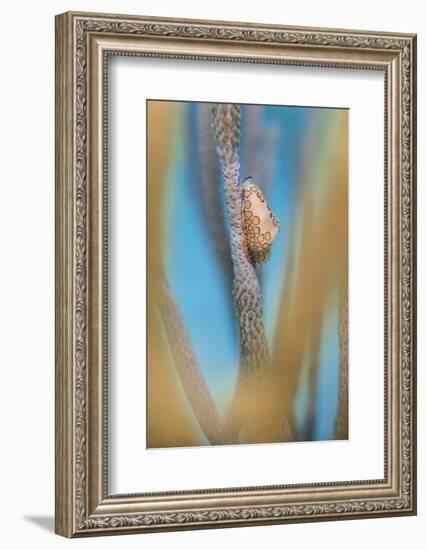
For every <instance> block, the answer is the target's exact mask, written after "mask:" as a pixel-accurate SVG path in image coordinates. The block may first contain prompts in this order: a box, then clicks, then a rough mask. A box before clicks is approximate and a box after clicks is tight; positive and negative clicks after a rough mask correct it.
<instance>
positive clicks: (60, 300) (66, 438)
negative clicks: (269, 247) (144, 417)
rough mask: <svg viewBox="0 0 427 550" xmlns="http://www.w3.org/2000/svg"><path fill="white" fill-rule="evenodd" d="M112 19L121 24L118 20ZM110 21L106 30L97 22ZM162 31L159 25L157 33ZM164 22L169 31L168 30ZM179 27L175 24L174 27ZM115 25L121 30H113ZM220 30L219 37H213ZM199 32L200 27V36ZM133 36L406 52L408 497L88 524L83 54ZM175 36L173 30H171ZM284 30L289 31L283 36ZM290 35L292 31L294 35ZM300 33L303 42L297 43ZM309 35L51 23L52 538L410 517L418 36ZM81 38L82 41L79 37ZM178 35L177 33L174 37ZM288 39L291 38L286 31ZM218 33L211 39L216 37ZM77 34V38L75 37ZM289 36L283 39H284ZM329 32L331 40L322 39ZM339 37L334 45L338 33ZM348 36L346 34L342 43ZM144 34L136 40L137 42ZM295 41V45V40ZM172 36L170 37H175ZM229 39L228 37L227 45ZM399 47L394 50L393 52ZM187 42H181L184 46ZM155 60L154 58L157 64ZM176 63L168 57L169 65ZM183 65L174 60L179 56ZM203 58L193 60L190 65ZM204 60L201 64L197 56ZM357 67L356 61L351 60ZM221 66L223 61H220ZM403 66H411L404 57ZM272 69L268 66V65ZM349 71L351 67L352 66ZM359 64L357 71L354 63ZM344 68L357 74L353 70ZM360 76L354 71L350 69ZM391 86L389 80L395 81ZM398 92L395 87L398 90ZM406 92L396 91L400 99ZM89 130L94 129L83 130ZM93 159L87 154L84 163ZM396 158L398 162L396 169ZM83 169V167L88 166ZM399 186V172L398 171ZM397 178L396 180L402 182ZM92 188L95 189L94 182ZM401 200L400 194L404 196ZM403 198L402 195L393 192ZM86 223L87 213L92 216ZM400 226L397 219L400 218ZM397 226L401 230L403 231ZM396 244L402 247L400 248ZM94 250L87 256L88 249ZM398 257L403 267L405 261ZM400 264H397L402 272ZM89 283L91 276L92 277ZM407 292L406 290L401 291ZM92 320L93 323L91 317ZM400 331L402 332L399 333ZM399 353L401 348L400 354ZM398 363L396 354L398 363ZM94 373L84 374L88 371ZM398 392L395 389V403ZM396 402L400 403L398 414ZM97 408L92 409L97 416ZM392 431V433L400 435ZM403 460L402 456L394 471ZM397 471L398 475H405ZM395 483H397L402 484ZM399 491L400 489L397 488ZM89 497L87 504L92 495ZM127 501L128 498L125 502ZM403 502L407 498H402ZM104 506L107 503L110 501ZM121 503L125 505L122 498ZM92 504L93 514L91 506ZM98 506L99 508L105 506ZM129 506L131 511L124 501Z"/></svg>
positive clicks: (113, 518) (65, 17) (237, 28)
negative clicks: (93, 44) (101, 41)
mask: <svg viewBox="0 0 427 550" xmlns="http://www.w3.org/2000/svg"><path fill="white" fill-rule="evenodd" d="M116 18H117V21H115V19H116ZM103 19H106V20H107V21H103ZM160 23H162V24H160ZM168 23H170V25H168ZM177 23H180V25H177ZM116 24H117V25H116ZM218 25H222V26H224V27H225V26H227V29H225V28H224V33H225V34H224V35H223V34H221V32H220V31H222V30H223V29H218V28H217V27H218ZM196 26H197V27H196ZM138 27H144V29H145V28H146V29H147V32H146V33H145V34H147V35H148V36H152V37H159V36H160V37H163V36H168V35H170V34H171V35H172V37H174V38H175V37H176V36H177V37H179V38H180V40H182V39H190V40H191V41H192V40H193V39H197V40H204V39H211V38H212V36H213V37H214V39H215V40H217V41H218V43H219V41H224V42H223V43H226V40H229V39H230V40H231V41H234V42H239V41H242V43H245V42H252V41H254V42H257V43H261V42H264V43H271V44H274V43H276V42H279V43H286V44H288V45H291V46H292V45H295V44H300V43H302V44H303V45H304V46H305V45H306V41H307V44H310V45H311V46H312V47H313V46H314V47H315V48H317V47H318V46H320V45H321V46H325V45H326V46H327V47H329V46H332V48H333V49H335V48H337V49H339V50H341V49H344V48H345V49H346V50H351V49H354V48H360V49H359V50H358V51H359V52H360V51H362V50H368V49H369V50H377V51H378V50H381V51H382V52H383V53H384V52H385V51H386V50H388V51H389V52H392V51H394V52H397V51H400V54H399V56H401V54H402V53H403V51H404V49H405V50H406V53H408V51H409V64H408V65H407V66H406V69H407V71H406V72H404V73H400V71H399V73H400V74H404V75H405V80H406V82H407V81H408V80H409V93H408V95H407V97H406V100H407V101H405V102H404V104H405V105H406V106H409V109H408V110H407V112H406V115H407V118H406V119H405V124H404V127H405V129H406V130H408V135H407V137H408V140H409V151H408V157H407V158H408V159H409V170H408V172H406V174H407V177H405V178H404V182H405V184H406V190H405V198H406V199H407V200H408V207H407V208H406V210H405V220H406V223H407V229H408V232H409V239H407V241H406V242H407V243H408V245H407V247H406V254H407V256H406V257H407V261H408V263H409V268H410V269H409V276H408V277H407V279H406V280H407V283H406V287H407V290H408V293H407V299H408V302H409V304H408V306H407V309H406V312H407V317H406V321H407V329H408V332H407V336H408V337H409V339H408V346H407V348H408V351H405V354H404V355H405V357H406V358H407V363H406V366H405V367H404V371H403V372H404V374H405V375H406V376H407V382H408V383H407V386H406V392H407V393H406V396H407V401H406V404H407V408H406V412H407V414H406V415H405V421H404V423H403V425H401V424H400V423H401V421H402V413H401V410H400V411H399V415H398V417H399V422H397V424H399V430H400V429H403V431H401V432H400V437H399V438H398V439H399V442H402V439H401V437H402V435H403V434H404V433H405V434H406V437H405V438H404V447H405V450H406V453H405V457H406V459H405V472H404V473H405V474H406V475H405V481H406V483H405V487H404V488H405V493H404V494H403V495H402V494H396V495H392V498H391V499H390V497H387V498H386V495H385V494H384V497H383V498H382V500H381V497H380V500H373V499H372V498H369V497H368V498H366V499H363V500H359V498H357V497H356V498H355V500H353V501H351V502H350V501H349V502H347V501H346V500H345V499H344V500H342V501H341V499H340V502H331V503H330V504H328V503H326V504H325V503H323V502H321V503H318V502H317V501H316V502H314V503H311V502H307V503H304V502H303V503H302V504H301V505H287V504H285V505H283V506H281V505H280V506H273V507H271V508H266V507H262V506H261V505H260V504H259V505H257V507H252V508H247V507H245V506H243V505H242V506H243V507H242V508H239V509H234V510H233V507H227V508H226V509H219V510H215V509H214V510H211V511H209V510H203V509H200V508H199V509H197V508H196V509H195V510H193V511H191V510H182V511H179V510H178V511H168V512H166V511H165V512H163V511H160V512H156V511H153V512H152V513H148V514H147V513H145V512H141V513H137V512H136V510H135V509H134V510H132V507H131V506H130V508H129V509H128V510H127V512H125V515H123V514H118V515H116V514H114V513H113V514H111V515H110V514H108V513H106V514H105V515H103V514H101V515H100V516H97V515H96V514H95V515H92V514H91V512H94V511H93V510H92V507H93V506H91V504H93V503H91V502H90V500H89V503H88V492H89V493H90V491H91V490H92V488H91V483H90V478H91V477H92V473H93V472H92V471H91V468H90V467H89V468H88V452H90V447H91V437H90V435H91V434H90V433H88V431H89V428H90V423H88V419H87V415H88V413H89V414H90V410H89V409H92V410H93V406H92V405H93V401H92V399H91V398H90V388H88V387H87V384H88V382H89V380H88V378H87V369H88V370H89V371H90V372H91V373H93V368H92V367H93V365H92V364H90V361H91V357H88V356H87V340H88V333H87V330H86V328H87V327H86V322H87V321H88V319H87V311H86V306H87V301H88V299H89V297H88V295H87V292H86V283H87V280H86V278H87V276H88V273H87V267H88V262H87V256H86V254H87V253H88V252H89V250H87V247H88V242H87V238H88V237H89V238H90V235H89V236H88V235H87V234H86V232H87V218H86V210H87V207H89V204H86V202H87V201H88V202H90V197H88V188H87V186H88V184H89V182H88V181H87V168H88V166H90V161H89V159H87V158H86V157H87V143H86V140H87V137H88V136H87V129H88V128H87V127H86V120H87V117H89V118H90V113H88V112H87V110H86V93H87V89H86V85H87V82H86V73H87V67H86V54H87V53H88V52H87V43H86V41H85V38H84V32H86V31H87V32H88V33H89V34H92V33H94V32H97V31H100V32H101V33H102V34H104V35H108V33H109V32H111V33H113V34H114V33H115V32H118V33H119V34H127V35H128V36H129V34H134V33H135V34H136V35H137V34H139V33H140V31H139V30H138ZM175 27H176V29H175ZM275 28H277V30H279V29H280V30H283V33H278V34H277V35H276V34H273V33H272V30H274V29H275ZM287 29H288V30H287ZM292 29H294V30H292ZM303 30H304V32H305V33H307V34H306V36H303V37H300V39H301V40H302V42H300V39H299V38H298V36H297V35H299V34H301V32H302V31H303ZM314 30H315V29H305V28H303V27H293V28H291V27H276V26H275V25H274V26H264V25H262V26H261V25H256V24H246V23H241V22H215V21H197V20H190V19H187V20H172V19H165V18H162V19H159V18H152V17H137V16H123V15H118V16H114V15H112V14H108V15H105V16H104V15H103V14H89V13H81V12H77V13H76V12H68V13H65V14H62V15H60V16H57V17H56V278H55V281H56V346H57V347H56V384H55V388H56V410H55V421H56V463H55V467H56V491H55V495H56V510H55V517H56V520H55V521H56V523H55V530H56V532H57V533H58V534H60V535H63V536H66V537H75V536H93V535H96V534H99V535H100V534H109V535H110V534H119V533H126V532H143V531H163V530H169V531H172V530H177V529H195V528H196V529H200V528H212V527H216V528H218V527H231V526H237V525H246V526H248V525H257V524H264V525H265V524H270V523H284V522H286V523H288V522H299V521H322V520H330V519H334V520H338V519H348V518H352V519H356V518H358V517H360V518H361V517H381V516H393V515H413V514H414V513H415V511H416V456H415V454H416V439H415V437H416V412H415V406H416V394H415V388H416V372H415V368H416V348H415V345H416V325H415V322H416V321H415V319H416V307H415V306H416V304H415V302H414V300H415V297H416V261H415V260H416V235H415V231H416V230H415V223H416V212H415V209H416V189H415V186H416V166H415V162H416V140H415V132H416V120H415V118H416V95H415V87H416V36H415V35H409V34H405V35H404V34H395V33H382V32H381V33H370V32H369V31H361V32H359V31H355V30H344V31H341V30H338V29H319V34H317V33H314V34H310V33H312V32H313V31H314ZM82 31H84V32H83V35H82V36H80V38H79V32H80V33H81V32H82ZM175 31H176V32H175ZM291 31H292V32H291ZM218 32H220V34H219V35H218V36H217V34H216V33H218ZM75 33H76V34H75ZM289 33H291V36H290V37H289V38H288V36H287V35H288V34H289ZM326 33H329V34H326ZM342 33H343V34H344V36H338V34H340V35H341V34H342ZM346 33H350V34H349V36H348V40H347V37H346V36H345V34H346ZM141 34H142V33H141ZM294 34H295V36H294ZM175 35H176V36H175ZM227 37H228V38H227ZM319 40H320V42H319ZM394 42H395V45H394V44H393V43H394ZM182 43H183V42H182ZM153 57H156V56H155V55H153ZM172 57H173V56H172ZM177 57H179V55H178V56H177ZM198 58H199V57H197V56H195V57H194V59H198ZM200 59H201V57H200ZM355 59H357V56H356V57H355ZM218 60H220V59H219V58H218ZM406 60H408V58H406ZM272 62H274V61H272ZM334 65H335V60H332V61H331V62H329V61H328V62H325V63H324V64H323V63H322V62H321V66H334ZM350 65H351V64H350ZM355 65H356V64H355ZM349 68H353V67H351V66H349ZM354 68H356V66H355V67H354ZM393 81H394V82H396V80H395V79H393ZM399 88H400V86H399ZM401 92H402V89H401V88H400V89H399V94H398V95H400V93H401ZM402 107H403V106H402V103H401V102H400V101H399V106H398V109H397V111H398V113H399V115H402ZM89 126H90V125H89ZM89 156H90V155H89ZM400 159H401V157H400V155H399V160H400ZM86 161H87V163H86ZM398 173H399V178H401V177H402V171H401V170H399V171H398ZM399 178H397V181H399ZM91 181H92V180H91ZM400 191H401V189H400ZM399 197H400V199H401V197H402V196H401V194H400V192H399ZM88 214H89V212H88ZM399 220H400V215H399ZM400 227H401V226H400ZM398 241H399V245H400V246H401V245H402V241H401V239H399V240H398ZM89 248H90V247H89ZM400 254H401V250H400V252H399V262H400V260H401V255H400ZM400 267H401V265H399V269H400ZM89 274H90V270H89ZM400 288H401V289H402V288H403V287H402V286H401V287H400ZM89 320H90V317H89ZM401 321H402V318H401V317H400V315H399V320H398V321H397V324H398V325H399V327H400V323H401ZM399 332H400V331H399ZM400 350H401V348H400ZM402 357H403V356H402V355H401V356H400V358H402ZM89 367H90V368H89ZM401 391H402V385H401V382H399V394H400V392H401ZM400 405H401V402H399V407H400ZM95 408H96V407H95ZM396 430H397V426H396ZM402 460H403V456H402V454H401V450H400V452H399V459H398V465H400V464H401V461H402ZM401 473H402V472H399V474H401ZM398 477H399V478H400V475H399V476H398ZM398 485H399V488H400V489H402V488H403V485H402V483H401V479H399V482H398ZM89 496H90V495H89ZM124 497H126V495H125V496H124ZM408 497H409V498H408ZM107 500H109V499H107ZM125 500H126V498H125ZM88 504H89V506H88ZM101 504H103V503H101ZM129 504H130V502H129Z"/></svg>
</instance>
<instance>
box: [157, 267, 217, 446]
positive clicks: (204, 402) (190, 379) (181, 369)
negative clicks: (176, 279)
mask: <svg viewBox="0 0 427 550" xmlns="http://www.w3.org/2000/svg"><path fill="white" fill-rule="evenodd" d="M157 294H158V298H157V305H158V307H159V310H160V314H161V316H162V320H163V324H164V326H165V331H166V334H167V337H168V340H169V345H170V348H171V351H172V355H173V357H174V360H175V366H176V370H177V372H178V375H179V377H180V380H181V383H182V387H183V388H184V391H185V393H186V395H187V399H188V401H189V402H190V405H191V407H192V409H193V412H194V414H195V416H196V418H197V420H198V422H199V424H200V427H201V428H202V430H203V432H204V433H205V435H206V437H207V439H208V440H209V442H210V443H211V445H220V444H223V443H226V442H227V440H226V438H225V437H224V430H223V426H222V422H221V418H220V416H219V413H218V411H217V408H216V406H215V403H214V401H213V399H212V397H211V395H210V393H209V389H208V387H207V385H206V382H205V379H204V378H203V375H202V373H201V371H200V368H199V365H198V363H197V360H196V358H195V356H194V353H193V350H192V347H191V342H190V339H189V336H188V334H187V331H186V329H185V325H184V321H183V319H182V315H181V311H180V309H179V306H178V304H177V303H176V300H175V298H174V296H173V294H172V292H171V290H170V288H169V285H168V283H167V281H166V279H165V278H164V277H162V276H159V279H158V281H157Z"/></svg>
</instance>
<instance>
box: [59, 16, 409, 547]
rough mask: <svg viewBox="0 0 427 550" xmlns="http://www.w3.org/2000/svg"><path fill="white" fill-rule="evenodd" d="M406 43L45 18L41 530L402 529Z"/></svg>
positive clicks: (344, 34) (318, 33)
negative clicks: (45, 425)
mask: <svg viewBox="0 0 427 550" xmlns="http://www.w3.org/2000/svg"><path fill="white" fill-rule="evenodd" d="M415 126H416V37H415V35H411V34H401V33H383V32H367V31H353V30H335V29H334V30H332V29H310V28H302V27H283V26H276V25H274V26H268V25H257V24H248V23H235V22H233V23H230V22H218V21H193V20H177V19H163V18H152V17H137V16H124V15H108V14H89V13H71V12H69V13H65V14H62V15H58V16H57V18H56V512H55V514H56V532H57V533H58V534H60V535H63V536H66V537H79V536H91V535H106V534H124V533H135V532H141V533H142V532H148V531H162V530H179V529H199V528H200V529H201V528H214V527H229V526H249V525H260V524H273V523H289V522H300V521H320V520H335V519H352V518H369V517H383V516H398V515H410V514H415V513H416V463H415V459H416V403H415V397H416V387H415V382H416V371H415V366H416V334H415V330H416V318H415V316H416V300H415V297H416V294H415V293H416V271H415V270H416V223H415V221H416V217H415V214H416V212H415V209H416V189H415V176H416V128H415Z"/></svg>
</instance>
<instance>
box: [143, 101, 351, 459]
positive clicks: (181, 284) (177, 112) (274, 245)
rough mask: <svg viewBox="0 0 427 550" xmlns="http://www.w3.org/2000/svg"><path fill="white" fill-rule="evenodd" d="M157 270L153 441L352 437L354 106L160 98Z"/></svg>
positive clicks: (153, 270)
mask: <svg viewBox="0 0 427 550" xmlns="http://www.w3.org/2000/svg"><path fill="white" fill-rule="evenodd" d="M142 184H143V183H142V182H141V185H142ZM147 272H148V283H147V296H148V300H147V446H148V447H149V448H166V447H188V446H201V445H235V444H249V443H284V442H297V441H324V440H336V439H347V438H348V110H347V109H334V108H321V107H305V106H278V105H249V104H223V103H218V104H215V103H205V102H200V103H199V102H183V101H165V100H154V99H153V100H147ZM142 367H143V366H142V365H141V368H142Z"/></svg>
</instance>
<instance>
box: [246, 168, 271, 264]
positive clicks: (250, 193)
mask: <svg viewBox="0 0 427 550" xmlns="http://www.w3.org/2000/svg"><path fill="white" fill-rule="evenodd" d="M242 222H243V232H244V236H245V246H246V250H247V253H248V257H249V259H250V260H251V261H252V262H254V263H255V262H256V263H263V262H266V261H267V260H268V258H269V257H270V252H271V245H272V243H273V241H274V239H275V238H276V237H277V234H278V233H279V230H280V223H279V220H278V219H277V218H276V216H275V215H274V214H273V212H272V211H271V210H270V207H269V206H268V204H267V201H266V199H265V197H264V195H263V193H262V191H261V190H260V189H259V188H258V187H257V186H256V185H255V184H254V182H253V180H252V178H250V177H249V178H246V179H245V181H244V182H243V184H242Z"/></svg>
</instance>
